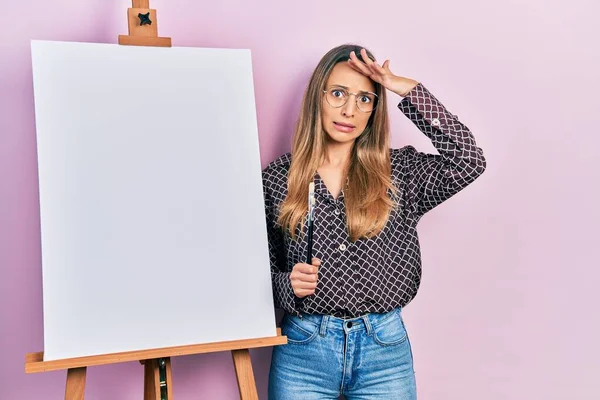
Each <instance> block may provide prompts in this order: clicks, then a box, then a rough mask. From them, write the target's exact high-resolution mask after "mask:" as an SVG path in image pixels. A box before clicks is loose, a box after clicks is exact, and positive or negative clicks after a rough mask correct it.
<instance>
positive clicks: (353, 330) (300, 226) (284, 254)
mask: <svg viewBox="0 0 600 400" xmlns="http://www.w3.org/2000/svg"><path fill="white" fill-rule="evenodd" d="M388 90H389V91H390V92H393V93H395V94H397V95H399V96H401V97H403V99H402V101H400V103H399V104H398V108H399V109H400V110H401V111H402V112H403V113H404V114H405V115H406V116H407V117H408V118H409V119H410V120H411V121H412V122H413V123H414V124H415V125H416V126H417V127H418V128H419V129H420V130H421V131H422V132H423V133H424V134H425V135H427V136H428V137H429V138H430V139H431V141H432V142H433V144H434V146H435V147H436V149H437V150H438V152H439V155H437V154H436V155H433V154H425V153H421V152H418V151H416V150H415V148H414V147H412V146H405V147H403V148H400V149H390V147H389V144H390V133H389V129H388V125H389V122H388V114H387V103H386V95H387V94H386V91H388ZM485 166H486V162H485V159H484V156H483V152H482V150H481V149H480V148H479V147H477V144H476V143H475V139H474V138H473V136H472V135H471V132H470V131H469V129H468V128H467V127H466V126H465V125H463V124H462V123H461V122H460V121H459V120H458V118H457V117H456V116H455V115H453V114H451V113H450V112H449V111H448V110H447V109H446V108H445V107H444V106H443V105H442V104H441V103H440V102H439V101H438V100H437V99H436V98H435V97H434V96H433V95H432V94H431V93H430V92H429V91H428V90H427V89H426V88H425V87H424V86H423V85H422V84H421V83H419V82H417V81H415V80H413V79H409V78H405V77H401V76H396V75H394V74H393V73H392V72H391V70H390V62H389V60H387V61H385V62H384V63H383V65H379V64H378V63H377V62H376V61H375V57H374V56H373V55H372V54H371V53H370V52H368V51H367V50H365V49H363V48H361V47H358V46H353V45H343V46H339V47H336V48H334V49H332V50H331V51H329V52H328V53H327V54H326V55H325V56H324V57H323V58H322V59H321V61H320V62H319V64H318V65H317V67H316V69H315V71H314V73H313V75H312V77H311V79H310V82H309V85H308V88H307V90H306V92H305V95H304V99H303V103H302V110H301V114H300V118H299V120H298V124H297V127H296V132H295V135H294V139H293V145H292V151H291V153H287V154H284V155H282V156H281V157H279V158H278V159H276V160H274V161H273V162H271V163H270V164H269V165H268V166H267V167H266V168H265V169H264V171H263V183H264V195H265V209H266V215H267V226H268V239H269V252H270V260H271V275H272V280H273V293H274V298H275V306H276V307H278V308H281V309H283V310H284V311H285V314H284V317H283V319H282V321H281V330H282V333H283V334H284V335H286V336H287V338H288V344H287V345H283V346H276V347H274V349H273V356H272V361H271V370H270V377H269V398H270V399H284V400H294V399H303V400H304V399H306V400H312V399H337V398H338V396H339V395H341V394H343V395H344V396H345V397H346V398H347V399H395V400H396V399H397V400H404V399H415V398H416V384H415V378H414V370H413V359H412V352H411V348H410V342H409V339H408V336H407V332H406V328H405V325H404V322H403V320H402V315H401V310H402V308H403V307H404V306H406V304H408V303H409V302H410V301H411V300H412V299H413V298H414V296H415V295H416V293H417V289H418V288H419V283H420V277H421V256H420V249H419V241H418V237H417V231H416V226H417V223H418V221H419V219H420V218H421V217H422V216H423V214H425V213H426V212H427V211H429V210H431V209H432V208H434V207H436V206H437V205H438V204H440V203H442V202H443V201H445V200H447V199H448V198H450V197H451V196H453V195H454V194H456V193H457V192H459V191H460V190H461V189H463V188H465V187H466V186H467V185H469V184H470V183H471V182H473V181H474V180H475V179H476V178H477V177H478V176H479V175H481V174H482V173H483V171H484V170H485ZM311 182H314V185H315V186H314V187H315V189H314V192H315V200H316V204H315V212H314V213H315V214H314V230H313V232H314V233H313V243H314V244H313V251H312V256H314V258H312V265H311V264H306V263H305V262H304V261H306V259H307V254H306V252H307V247H308V246H307V229H306V222H305V221H306V215H307V214H306V213H307V209H308V205H307V199H308V190H309V184H310V183H311Z"/></svg>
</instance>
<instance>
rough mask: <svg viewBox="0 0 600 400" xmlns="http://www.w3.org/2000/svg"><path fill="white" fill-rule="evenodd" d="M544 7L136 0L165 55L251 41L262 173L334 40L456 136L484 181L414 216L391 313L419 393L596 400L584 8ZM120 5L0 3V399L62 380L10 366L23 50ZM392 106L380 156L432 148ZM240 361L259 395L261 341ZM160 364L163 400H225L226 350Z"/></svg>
mask: <svg viewBox="0 0 600 400" xmlns="http://www.w3.org/2000/svg"><path fill="white" fill-rule="evenodd" d="M557 3H558V2H553V1H542V0H529V1H527V2H523V1H516V0H508V1H502V2H484V1H475V0H457V1H452V2H443V1H436V2H434V1H427V0H425V1H413V2H399V1H388V0H386V1H377V2H365V1H360V2H358V1H350V0H346V1H343V2H337V1H313V0H311V1H307V0H302V1H296V2H289V1H280V0H278V1H275V0H268V1H259V2H248V1H241V0H220V1H214V2H201V1H190V0H188V1H183V0H180V1H175V0H170V1H166V0H152V1H151V5H152V6H153V7H155V8H157V9H158V21H159V33H160V34H161V35H162V36H171V37H172V38H173V43H174V45H175V46H196V47H227V48H250V49H251V50H252V57H253V66H254V73H255V87H256V104H257V112H258V122H259V131H260V143H261V156H262V161H263V165H266V163H267V162H268V161H270V160H271V159H273V158H275V157H276V156H278V155H279V154H280V153H282V152H284V151H287V150H288V149H289V144H290V137H291V130H292V127H293V123H294V120H295V118H296V116H297V111H298V106H299V103H300V98H301V95H302V90H303V88H304V85H305V84H306V81H307V78H308V76H309V74H310V72H311V71H312V68H314V66H315V65H316V63H317V61H318V60H319V58H320V57H321V56H322V55H323V54H324V53H325V52H326V51H327V50H328V49H330V48H331V47H333V46H335V45H338V44H341V43H344V42H351V41H356V42H359V43H362V44H364V45H366V46H368V47H369V48H371V49H372V50H373V52H374V53H375V55H376V56H377V57H379V58H380V59H382V60H383V59H385V58H390V59H391V67H392V70H393V71H394V72H395V73H397V74H399V75H405V76H408V77H411V78H415V79H418V80H420V81H422V82H423V83H424V84H425V85H426V86H427V87H428V88H429V89H430V90H431V91H432V92H433V93H435V94H436V95H437V97H438V98H439V99H440V100H442V102H443V103H444V104H445V105H446V106H447V107H448V108H449V109H450V110H451V111H452V112H454V113H455V114H457V115H458V116H459V117H460V118H461V119H462V120H463V121H464V122H465V123H466V124H467V125H468V126H469V127H470V128H471V129H472V130H473V132H474V134H475V136H476V138H477V140H478V143H479V144H480V145H481V146H482V147H483V149H484V151H485V154H486V157H487V159H488V169H487V171H486V172H485V174H484V175H483V176H482V177H481V178H480V179H479V180H477V181H476V182H475V183H474V184H473V185H472V186H471V187H469V188H467V189H466V190H465V191H464V192H462V193H460V194H459V195H457V196H456V197H455V198H453V199H451V200H450V201H448V202H447V203H445V204H443V205H442V206H440V207H439V208H437V209H435V210H434V211H432V212H431V213H430V214H428V215H427V216H426V217H425V218H424V219H423V221H422V223H421V225H420V233H421V237H422V246H423V262H424V275H423V282H422V286H421V290H420V292H419V294H418V296H417V298H416V299H415V300H414V301H413V302H412V303H411V304H410V305H409V306H408V307H407V308H406V309H405V311H404V312H405V318H406V323H407V326H408V329H409V334H410V338H411V341H412V345H413V352H414V356H415V368H416V376H417V382H418V390H419V394H420V399H426V400H427V399H431V400H433V399H436V400H437V399H448V400H452V399H456V400H458V399H461V400H465V399H473V400H481V399H485V400H501V399H502V400H504V399H527V400H531V399H540V400H542V399H543V400H551V399H568V400H572V399H590V400H591V399H599V398H600V383H599V382H598V376H599V374H600V361H599V360H600V345H599V344H598V338H599V337H600V312H598V305H599V301H598V296H597V294H596V293H597V289H598V284H599V283H600V272H599V270H600V268H599V267H600V262H598V258H597V257H596V250H597V249H598V245H599V243H598V233H597V232H598V224H599V222H600V218H599V212H598V204H599V200H600V196H599V189H598V184H599V183H600V179H599V178H600V174H599V172H598V160H599V159H598V156H597V149H598V147H599V146H600V134H599V129H598V127H599V126H600V120H599V119H600V114H599V111H600V107H599V104H598V100H597V96H598V89H600V84H599V78H598V71H600V62H599V61H600V60H599V56H598V54H600V51H599V50H600V49H599V48H598V38H599V37H600V33H599V32H598V28H595V27H596V26H598V24H597V15H598V13H599V12H600V7H599V6H598V5H597V2H592V1H591V0H574V1H571V2H568V4H565V5H557ZM129 5H130V2H129V1H128V0H114V1H107V0H87V1H75V0H55V1H33V0H19V1H16V0H12V1H9V0H0V397H1V398H6V399H42V398H44V399H58V398H62V396H63V390H64V382H65V376H66V374H65V372H64V371H60V372H51V373H42V374H33V375H26V374H25V373H24V358H25V353H27V352H32V351H39V350H43V348H42V347H43V341H42V339H43V336H42V333H43V330H42V292H41V265H40V248H39V246H40V238H39V210H38V192H37V188H38V186H37V184H38V183H37V164H36V146H35V125H34V108H33V93H32V76H31V57H30V48H29V41H30V40H31V39H44V40H65V41H86V42H103V43H115V42H116V40H117V36H118V35H119V34H122V33H126V32H127V26H126V17H125V15H126V9H127V7H128V6H129ZM391 98H392V102H396V101H398V100H399V98H397V97H395V96H394V95H392V96H391ZM393 105H394V104H392V107H391V110H390V111H391V112H392V128H393V135H394V141H393V143H394V146H402V145H404V144H408V143H410V144H413V145H415V146H417V147H418V148H419V149H421V150H423V151H432V150H433V148H432V146H431V144H430V143H429V142H428V140H427V139H425V138H424V137H423V136H422V135H421V134H420V133H419V132H418V131H417V130H416V128H415V127H414V126H412V125H411V124H410V123H409V122H408V120H407V119H406V118H405V117H404V116H403V115H402V114H401V113H400V112H399V111H398V110H395V109H394V108H393ZM232 113H235V110H232ZM252 356H253V362H254V370H255V374H256V377H257V380H258V386H259V391H260V395H261V398H266V384H267V373H268V365H269V360H270V349H262V350H257V351H253V352H252ZM173 373H174V393H175V397H176V398H177V399H181V400H183V399H235V398H237V388H236V386H235V380H234V370H233V365H232V362H231V357H230V354H229V353H227V352H225V353H218V354H212V355H198V356H187V357H180V358H175V359H174V361H173ZM87 382H88V386H87V391H86V398H87V399H91V400H94V399H114V400H117V399H136V398H137V399H139V398H141V395H142V367H141V366H140V365H139V363H135V362H132V363H125V364H113V365H107V366H102V367H93V368H90V369H89V371H88V381H87Z"/></svg>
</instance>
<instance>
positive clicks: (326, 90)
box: [323, 86, 379, 114]
mask: <svg viewBox="0 0 600 400" xmlns="http://www.w3.org/2000/svg"><path fill="white" fill-rule="evenodd" d="M333 88H340V89H342V90H344V91H345V92H346V93H348V99H349V98H350V95H354V102H355V103H356V108H357V109H358V110H359V111H360V112H364V113H366V114H368V113H372V112H373V111H375V109H376V108H377V106H378V105H379V96H378V95H377V93H373V92H364V91H363V92H359V93H353V92H350V91H348V89H345V88H343V87H342V86H330V87H329V88H328V89H323V93H325V95H326V96H325V101H326V102H327V104H329V106H330V107H333V108H340V107H344V106H345V105H346V104H347V103H348V100H346V101H345V102H344V104H342V105H340V106H337V107H335V106H332V105H331V103H330V102H329V100H327V92H329V91H330V90H331V89H333ZM359 94H372V95H373V96H375V105H374V106H373V109H372V110H371V111H363V110H361V109H360V106H359V105H358V95H359Z"/></svg>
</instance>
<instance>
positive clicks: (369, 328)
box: [361, 314, 373, 336]
mask: <svg viewBox="0 0 600 400" xmlns="http://www.w3.org/2000/svg"><path fill="white" fill-rule="evenodd" d="M369 315H370V314H365V315H363V316H362V317H361V318H362V320H363V321H364V322H365V327H366V328H367V336H372V335H373V327H372V326H371V321H369Z"/></svg>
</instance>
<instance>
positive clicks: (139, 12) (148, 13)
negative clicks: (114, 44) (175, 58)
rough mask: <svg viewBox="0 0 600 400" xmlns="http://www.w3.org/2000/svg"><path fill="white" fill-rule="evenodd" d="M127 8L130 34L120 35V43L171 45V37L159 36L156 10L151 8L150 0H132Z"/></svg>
mask: <svg viewBox="0 0 600 400" xmlns="http://www.w3.org/2000/svg"><path fill="white" fill-rule="evenodd" d="M132 3H133V4H132V7H133V8H129V9H127V21H128V23H127V26H128V27H129V35H119V44H122V45H133V46H159V47H171V38H169V37H158V23H157V22H156V10H153V9H151V8H150V0H132Z"/></svg>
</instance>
